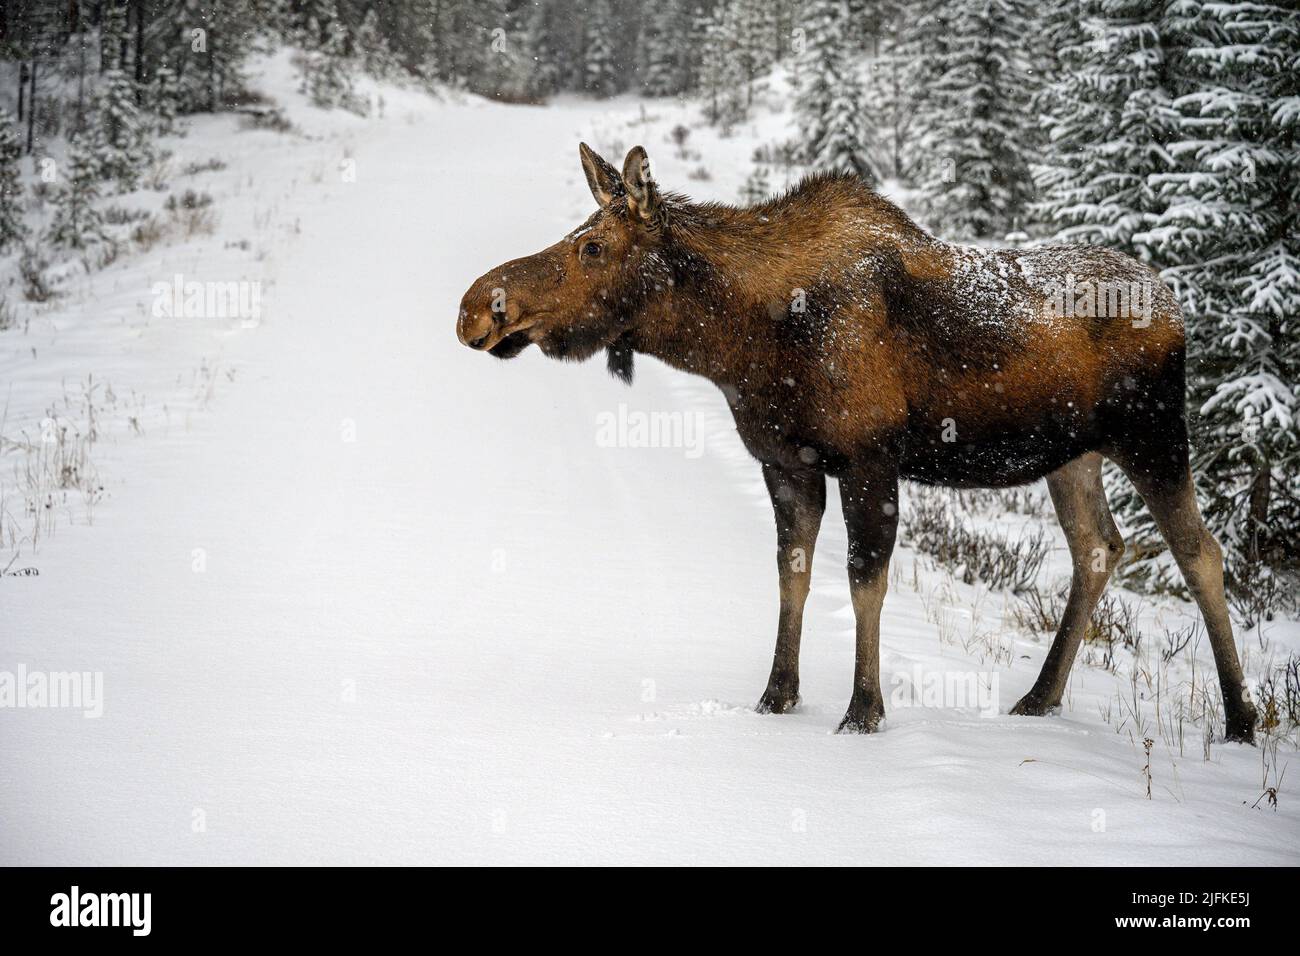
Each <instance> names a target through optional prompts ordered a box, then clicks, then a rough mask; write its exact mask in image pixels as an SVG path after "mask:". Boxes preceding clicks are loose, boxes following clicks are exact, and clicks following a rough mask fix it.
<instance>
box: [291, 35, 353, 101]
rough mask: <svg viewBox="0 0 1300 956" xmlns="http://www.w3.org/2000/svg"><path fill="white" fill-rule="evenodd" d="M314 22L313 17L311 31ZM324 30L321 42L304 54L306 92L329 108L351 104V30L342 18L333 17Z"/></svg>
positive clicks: (312, 99)
mask: <svg viewBox="0 0 1300 956" xmlns="http://www.w3.org/2000/svg"><path fill="white" fill-rule="evenodd" d="M314 26H315V21H314V20H312V21H309V23H308V27H307V31H308V33H309V34H310V33H312V32H313V27H314ZM322 33H323V35H324V40H323V41H322V42H321V44H320V45H319V46H318V47H316V48H315V49H313V50H309V51H307V53H306V54H305V56H304V58H303V67H302V68H303V77H302V82H303V92H305V93H306V94H307V95H308V96H309V97H311V101H312V102H313V103H314V104H316V105H317V106H320V107H323V108H325V109H331V108H333V107H335V106H343V107H348V108H351V107H352V105H353V104H352V99H353V97H352V64H351V62H350V61H349V59H348V56H347V30H346V28H345V27H344V26H343V24H341V23H340V22H339V21H338V20H331V21H330V22H329V23H327V24H326V25H325V26H324V28H323V29H322Z"/></svg>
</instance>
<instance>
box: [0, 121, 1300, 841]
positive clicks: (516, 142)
mask: <svg viewBox="0 0 1300 956" xmlns="http://www.w3.org/2000/svg"><path fill="white" fill-rule="evenodd" d="M583 109H584V108H583V107H579V106H575V105H570V106H561V107H557V108H555V109H551V110H540V109H527V108H507V107H496V106H489V105H478V106H460V107H451V106H441V107H436V108H434V107H431V108H430V110H429V112H428V114H427V115H425V116H422V117H420V118H419V119H418V120H415V121H409V122H404V121H399V120H396V119H394V120H391V121H389V122H387V123H386V124H383V125H382V126H379V127H377V129H378V130H379V131H378V132H377V133H375V135H374V136H373V137H372V138H370V139H369V140H368V141H367V142H366V143H365V145H364V146H361V147H360V148H359V149H358V150H357V153H356V156H355V158H356V163H357V165H356V171H357V181H356V182H355V183H352V184H347V185H346V186H340V187H337V188H335V189H334V190H333V196H332V198H331V199H330V201H329V202H328V203H326V204H322V205H320V206H319V207H317V208H315V209H313V210H312V211H311V212H310V214H308V215H305V216H304V218H303V223H302V225H303V230H302V236H301V237H300V238H299V239H298V240H297V244H296V245H295V246H294V247H293V248H292V250H291V251H289V252H287V253H285V255H284V261H283V263H282V265H281V267H280V270H279V273H278V275H277V276H276V289H277V295H276V297H275V302H274V305H273V307H270V308H268V310H267V313H266V316H265V319H264V321H263V324H262V325H261V327H260V328H258V329H256V330H255V331H254V332H252V333H250V334H247V335H243V336H240V337H239V338H238V340H237V341H235V342H233V343H232V345H231V358H232V360H233V361H235V362H236V363H237V364H238V365H239V368H240V375H239V376H238V380H237V381H236V382H235V383H233V384H226V385H223V386H222V387H221V390H220V393H219V394H218V396H217V400H216V401H215V403H214V408H213V410H212V411H211V413H209V414H206V415H202V416H198V417H196V418H195V420H194V426H193V428H192V430H191V431H190V432H189V433H188V434H186V435H184V436H179V437H178V436H172V437H168V438H159V439H157V440H150V441H142V442H140V443H138V444H135V445H133V446H131V447H129V448H125V449H123V450H122V451H121V454H120V455H119V458H120V459H121V461H120V468H119V469H118V471H119V473H120V474H121V476H122V481H123V484H122V486H121V487H119V488H117V489H115V493H114V496H113V499H112V504H111V507H106V508H104V509H102V510H101V511H100V512H99V514H98V515H97V516H96V522H95V526H94V527H93V528H77V529H75V530H70V531H66V532H65V533H63V534H61V535H60V536H59V537H58V538H57V539H56V540H55V541H53V542H52V543H50V544H49V545H48V546H47V549H46V551H45V552H44V553H42V555H41V556H40V560H39V562H37V563H39V564H40V565H41V574H40V576H39V577H32V578H24V579H21V580H17V579H7V580H5V581H3V582H0V615H2V620H3V624H2V625H0V626H2V628H3V647H2V651H3V660H2V661H0V665H2V666H6V667H7V666H11V665H16V664H18V663H22V664H24V665H25V666H27V667H28V668H31V669H44V670H49V671H55V670H65V669H67V670H98V671H102V672H103V674H104V698H105V703H104V714H103V716H102V717H101V718H99V719H85V718H83V717H82V716H81V715H80V714H79V713H76V712H71V711H60V710H11V711H6V712H3V713H0V766H3V768H4V771H3V773H0V819H2V820H3V822H2V823H0V862H2V863H65V864H71V863H93V864H107V863H149V864H162V863H179V864H198V863H217V864H224V863H237V862H256V863H288V862H311V863H326V862H345V863H380V862H385V863H469V862H527V863H576V862H582V861H587V862H628V863H633V862H636V863H705V862H748V863H772V864H787V863H797V862H812V863H972V864H989V863H993V864H996V863H1013V862H1016V863H1082V864H1091V863H1103V862H1104V863H1111V864H1115V863H1135V864H1137V863H1141V864H1154V863H1245V864H1268V863H1281V862H1290V863H1296V862H1298V861H1300V847H1298V846H1297V842H1298V840H1297V836H1298V834H1300V815H1298V814H1297V810H1296V806H1295V802H1294V801H1293V800H1289V799H1286V798H1285V795H1284V799H1283V801H1282V808H1281V810H1279V811H1278V812H1277V813H1273V812H1266V811H1262V810H1251V809H1249V808H1247V807H1245V806H1243V804H1242V801H1243V800H1245V801H1253V800H1254V799H1255V798H1256V797H1257V796H1258V792H1259V788H1258V783H1259V762H1260V761H1259V756H1258V754H1257V753H1256V752H1255V751H1253V750H1249V749H1247V748H1236V747H1232V748H1228V747H1219V748H1217V750H1216V752H1215V755H1214V759H1213V760H1212V761H1211V762H1208V763H1207V762H1203V761H1202V760H1201V759H1200V754H1199V752H1195V753H1193V752H1189V753H1188V754H1187V755H1186V757H1173V756H1170V755H1169V754H1168V753H1165V752H1163V751H1160V752H1158V753H1157V758H1156V760H1155V764H1154V767H1153V776H1154V779H1155V784H1156V792H1155V799H1153V800H1150V801H1148V800H1147V799H1146V796H1145V782H1144V780H1143V778H1142V776H1141V774H1140V769H1141V767H1142V764H1143V763H1144V759H1143V756H1142V753H1141V750H1140V748H1135V747H1134V745H1133V744H1132V743H1131V741H1130V740H1129V738H1128V736H1127V735H1125V736H1120V735H1118V734H1116V733H1115V731H1114V729H1113V728H1111V727H1109V726H1107V725H1106V724H1105V723H1104V722H1103V721H1102V720H1101V719H1100V718H1099V717H1098V715H1097V711H1096V707H1095V706H1094V705H1093V698H1092V697H1091V696H1089V695H1090V693H1095V695H1096V697H1097V698H1098V699H1104V698H1106V697H1107V696H1108V695H1113V694H1114V692H1115V688H1114V686H1113V683H1114V678H1113V676H1112V675H1109V674H1105V673H1100V674H1081V676H1080V677H1078V678H1077V679H1076V692H1075V695H1074V700H1075V710H1074V711H1072V712H1068V713H1067V714H1065V715H1064V716H1062V717H1060V718H1057V719H1049V720H1025V719H1016V718H1011V717H1007V716H999V717H994V718H991V719H985V718H981V717H980V716H979V715H978V714H977V713H976V712H975V711H974V710H970V709H963V710H945V709H921V708H916V709H903V708H894V709H893V710H892V711H891V713H890V717H889V722H888V724H887V725H886V730H885V732H884V733H881V734H878V735H875V736H872V737H852V736H844V737H841V736H835V735H833V734H832V733H831V731H832V730H833V729H834V727H835V725H836V724H837V722H838V720H839V718H840V716H841V715H842V713H843V709H844V707H845V705H846V703H847V699H848V694H849V690H850V677H851V667H852V655H853V647H852V630H851V613H850V610H849V606H848V594H847V588H846V586H845V582H844V574H843V571H842V568H843V563H844V555H845V549H844V535H843V532H842V529H841V527H840V524H839V520H840V519H839V510H838V506H837V504H836V503H834V502H832V505H831V508H830V509H829V511H828V514H827V519H826V525H825V530H824V532H823V538H822V541H821V544H820V546H819V549H818V552H817V567H816V571H815V576H814V582H815V584H814V594H813V597H812V599H811V600H810V602H809V608H808V616H807V622H806V627H805V636H804V651H803V681H802V693H803V700H804V703H803V705H802V706H801V708H800V709H799V710H798V711H797V712H796V713H794V714H792V715H789V716H785V717H774V716H759V715H756V714H754V713H752V711H751V709H750V708H751V706H752V704H753V703H754V701H755V700H757V698H758V695H759V693H760V691H761V690H762V688H763V686H764V683H765V681H766V677H767V669H768V665H769V663H770V655H771V651H772V642H773V639H774V635H775V625H776V603H777V601H776V599H777V595H776V586H775V578H776V574H775V568H774V553H773V551H774V546H775V544H774V539H775V535H774V532H773V529H772V527H771V517H770V509H769V506H768V504H767V501H766V498H765V496H764V494H763V491H762V485H761V481H760V479H759V474H758V470H757V466H755V465H754V464H752V463H751V462H749V461H747V460H746V459H745V457H744V454H743V452H742V451H741V450H740V449H739V444H738V442H737V440H736V438H735V436H734V433H733V432H732V431H731V426H730V422H729V419H728V418H727V417H726V412H725V407H724V405H723V403H722V401H721V398H720V397H719V396H717V395H716V394H714V393H713V391H712V390H711V389H710V388H709V387H708V386H706V385H704V384H702V383H695V382H691V381H689V380H687V379H685V378H683V377H681V376H679V375H677V374H676V373H672V372H670V371H668V370H666V369H664V368H662V367H660V366H656V365H655V364H654V363H652V362H649V361H644V360H643V361H641V362H640V363H639V367H638V381H637V384H636V385H635V386H634V387H633V388H632V389H631V390H628V389H626V388H625V387H623V386H621V385H619V384H618V383H616V382H614V381H613V380H612V379H610V378H609V377H608V376H607V375H606V374H605V372H604V370H603V368H602V364H603V363H601V362H594V363H591V364H589V365H586V366H581V367H574V366H567V365H560V364H556V363H551V362H547V361H546V360H545V359H543V357H542V356H541V355H539V354H537V352H536V350H530V351H529V352H528V353H526V354H525V355H524V356H522V357H521V358H519V359H518V360H516V361H514V362H511V363H506V364H503V363H499V362H496V361H495V360H492V359H490V358H488V357H486V356H484V355H480V354H476V353H473V352H471V351H470V350H468V349H465V348H463V347H461V346H460V345H459V344H458V343H457V341H456V337H455V332H454V321H455V310H456V305H457V303H458V301H459V298H460V296H461V293H462V292H463V291H464V289H465V287H466V286H467V285H468V284H469V282H470V281H471V280H472V279H474V278H475V277H476V276H478V275H479V274H480V273H482V272H483V271H485V270H486V269H487V268H488V267H490V266H492V265H493V264H495V263H497V262H500V261H502V260H504V259H506V258H510V257H513V256H516V255H522V254H526V253H529V252H532V251H535V250H537V249H539V248H541V247H542V246H544V245H547V244H549V243H551V242H554V241H555V240H556V239H557V238H558V237H559V236H561V235H562V234H563V233H564V232H565V231H566V230H568V229H569V228H571V227H572V226H573V225H574V224H576V223H577V222H579V221H580V220H581V218H583V217H585V216H586V215H587V213H588V211H589V205H590V198H589V196H588V194H587V190H586V187H585V184H584V183H583V182H582V180H581V174H580V170H579V168H578V163H577V158H576V145H577V140H578V138H579V135H580V134H582V133H584V131H585V128H586V127H585V124H586V122H587V117H586V115H585V114H584V112H583ZM447 144H454V146H455V148H454V149H450V148H448V145H447ZM503 147H508V148H503ZM670 171H671V166H670V165H669V164H667V163H665V165H664V166H663V168H662V170H661V172H660V176H661V178H662V177H665V176H667V175H668V174H669V172H670ZM682 185H686V184H684V183H683V184H682ZM620 403H626V404H627V406H628V408H629V409H631V410H634V411H635V410H644V411H658V412H678V411H680V412H687V411H695V412H703V413H704V414H705V423H706V429H705V431H706V437H707V441H706V444H705V447H704V452H703V454H702V455H699V456H698V457H695V456H693V453H691V452H690V450H689V449H682V448H659V449H644V448H619V447H602V443H601V442H599V441H598V440H597V434H598V429H597V416H598V415H600V414H601V413H602V412H606V413H615V414H617V413H618V409H619V404H620ZM912 563H913V557H912V555H911V554H910V553H907V552H903V553H900V555H899V556H898V558H897V559H896V564H897V568H898V571H897V575H898V577H899V578H902V579H910V577H911V575H912ZM924 597H925V588H924V587H922V588H921V589H920V590H919V591H918V590H917V589H914V588H913V587H912V586H911V585H910V584H909V583H907V582H906V581H903V580H899V581H896V583H895V586H894V588H893V589H892V591H891V594H890V597H889V598H888V599H887V600H886V604H885V620H884V625H883V667H884V680H883V683H884V686H885V687H886V689H887V692H888V688H889V687H890V675H891V674H894V673H909V672H911V671H912V668H913V667H914V666H916V665H920V666H923V667H925V668H927V669H956V670H964V671H969V670H984V669H988V668H985V667H982V666H981V665H980V663H979V662H978V660H973V659H971V658H969V657H967V656H966V655H964V654H963V653H962V652H961V650H960V649H959V648H956V647H954V646H952V645H951V644H943V643H941V642H940V640H939V639H938V638H937V637H936V633H935V628H934V625H932V624H930V623H928V622H927V620H926V615H925V613H924V610H923V606H922V602H923V598H924ZM954 607H955V608H956V610H955V611H954V613H958V614H959V613H962V610H961V609H962V605H961V603H960V602H958V603H957V604H956V605H954ZM1015 641H1016V643H1015V649H1016V660H1015V664H1014V667H1012V668H1010V669H1007V668H1000V681H1001V683H1000V709H1001V710H1002V711H1003V712H1005V710H1006V708H1007V707H1008V706H1009V705H1010V704H1011V703H1012V702H1014V700H1015V699H1016V698H1017V697H1018V696H1019V694H1020V693H1021V692H1023V690H1024V689H1026V688H1027V687H1028V685H1029V684H1030V683H1031V681H1032V678H1033V675H1034V673H1035V670H1036V668H1037V666H1038V664H1039V663H1040V662H1041V659H1042V654H1043V651H1044V650H1045V647H1044V646H1043V645H1042V644H1035V643H1033V642H1031V641H1028V640H1027V639H1024V638H1020V637H1017V638H1016V639H1015ZM1083 670H1084V668H1082V667H1080V668H1077V671H1083ZM1191 749H1192V750H1195V751H1199V742H1196V743H1194V744H1192V747H1191ZM1026 761H1029V762H1026ZM1099 821H1100V823H1099Z"/></svg>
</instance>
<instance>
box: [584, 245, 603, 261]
mask: <svg viewBox="0 0 1300 956" xmlns="http://www.w3.org/2000/svg"><path fill="white" fill-rule="evenodd" d="M600 249H601V246H600V243H599V242H584V243H583V244H582V254H583V255H584V256H586V257H587V258H588V259H595V258H596V257H597V256H599V255H600Z"/></svg>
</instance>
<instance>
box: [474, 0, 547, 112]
mask: <svg viewBox="0 0 1300 956" xmlns="http://www.w3.org/2000/svg"><path fill="white" fill-rule="evenodd" d="M478 10H479V13H480V15H481V16H482V17H483V23H484V26H485V30H484V37H483V40H484V43H485V44H486V50H485V51H484V55H483V60H482V63H481V65H480V67H479V69H478V70H477V71H476V74H475V78H474V84H473V87H474V89H476V90H478V91H479V92H480V93H482V94H484V95H485V96H497V97H502V98H504V99H506V100H509V101H514V100H519V99H522V98H524V97H526V96H528V95H529V92H530V87H531V85H532V82H533V81H532V77H531V76H530V74H531V72H532V68H531V58H530V56H529V52H528V49H527V47H528V41H529V37H528V33H527V29H526V27H527V24H526V23H525V22H524V21H522V20H521V17H522V15H523V14H522V12H521V11H516V10H511V9H510V6H509V4H507V3H505V2H504V0H489V2H487V3H484V4H481V5H480V6H479V8H478Z"/></svg>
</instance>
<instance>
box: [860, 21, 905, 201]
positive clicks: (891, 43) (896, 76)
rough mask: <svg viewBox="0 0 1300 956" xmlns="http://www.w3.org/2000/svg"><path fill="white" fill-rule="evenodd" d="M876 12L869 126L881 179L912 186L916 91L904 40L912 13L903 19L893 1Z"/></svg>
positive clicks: (869, 80)
mask: <svg viewBox="0 0 1300 956" xmlns="http://www.w3.org/2000/svg"><path fill="white" fill-rule="evenodd" d="M877 10H878V16H877V20H876V23H877V27H876V29H877V31H878V32H877V36H878V43H877V50H878V52H877V54H876V55H875V56H874V57H872V58H871V60H870V63H869V65H868V73H867V81H866V82H867V93H866V95H867V99H868V101H869V103H870V104H871V109H870V110H869V111H868V119H867V122H868V123H869V124H870V129H871V140H872V143H873V144H874V147H875V148H874V153H875V155H876V156H877V157H878V160H877V162H878V165H879V167H880V173H881V175H882V176H891V177H893V178H895V179H901V180H904V181H909V182H910V180H911V167H912V164H913V162H914V160H913V159H912V158H911V155H912V150H911V148H910V143H911V129H912V107H911V98H912V94H913V90H912V89H911V88H910V86H909V84H908V82H907V77H908V66H909V64H908V60H907V57H906V56H905V55H904V40H905V37H906V35H907V30H908V27H909V22H910V20H911V17H912V13H913V11H912V9H911V8H908V15H907V16H904V12H903V8H902V5H901V4H899V3H897V2H894V0H881V2H880V3H879V4H877Z"/></svg>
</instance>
